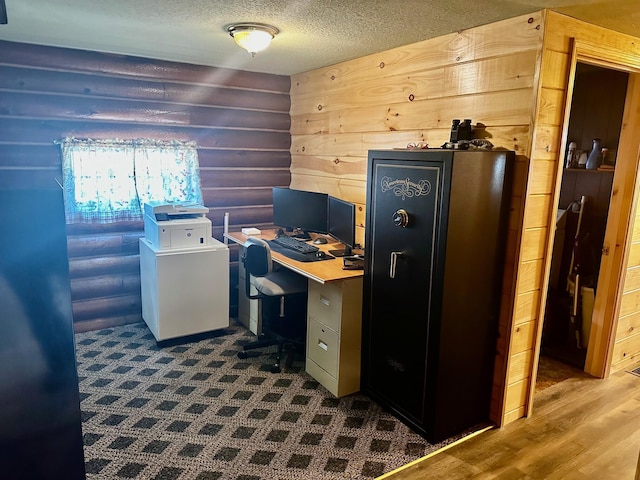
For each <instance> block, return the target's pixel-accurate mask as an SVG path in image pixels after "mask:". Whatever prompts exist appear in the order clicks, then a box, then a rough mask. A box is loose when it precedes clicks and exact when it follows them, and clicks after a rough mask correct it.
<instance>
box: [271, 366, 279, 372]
mask: <svg viewBox="0 0 640 480" xmlns="http://www.w3.org/2000/svg"><path fill="white" fill-rule="evenodd" d="M280 372H281V369H280V365H273V366H272V367H271V373H280Z"/></svg>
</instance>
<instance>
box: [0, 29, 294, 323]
mask: <svg viewBox="0 0 640 480" xmlns="http://www.w3.org/2000/svg"><path fill="white" fill-rule="evenodd" d="M289 88H290V78H289V77H287V76H278V75H268V74H259V73H252V72H242V71H235V70H229V69H220V68H211V67H205V66H199V65H189V64H182V63H175V62H165V61H156V60H151V59H144V58H135V57H127V56H122V55H108V54H102V53H96V52H88V51H79V50H69V49H63V48H54V47H44V46H37V45H26V44H19V43H11V42H4V41H0V188H33V187H36V188H58V187H57V184H56V181H58V182H60V181H61V178H62V176H61V161H60V152H59V147H57V146H56V145H54V143H53V142H54V141H56V140H59V139H61V138H63V137H65V136H76V137H92V138H137V137H145V138H147V137H148V138H155V139H178V140H195V141H196V142H197V143H198V154H199V159H200V172H201V184H202V189H203V196H204V203H205V205H207V206H208V207H209V208H210V213H209V215H208V217H209V218H210V219H211V221H212V223H213V233H214V236H215V237H216V238H218V239H221V238H222V224H223V219H224V214H225V213H226V212H228V213H229V215H230V225H231V228H235V229H239V228H241V227H243V226H253V225H256V226H259V227H262V226H270V225H271V224H272V208H271V187H272V186H288V185H289V184H290V181H291V174H290V170H289V169H290V165H291V155H290V146H291V136H290V133H289V128H290V124H291V120H290V115H289V109H290V106H291V102H290V97H289ZM142 229H143V226H142V223H141V222H137V223H134V224H129V223H127V224H120V225H109V226H88V225H87V226H82V225H71V226H68V231H69V242H68V243H69V257H70V270H71V277H72V278H71V286H72V298H73V312H74V321H75V322H76V324H75V327H76V330H77V331H86V330H90V329H94V328H104V327H109V326H114V325H119V324H124V323H130V322H137V321H140V320H141V317H140V312H141V310H140V274H139V268H140V267H139V258H138V238H139V237H140V236H142V235H143V232H142ZM231 258H232V263H231V266H230V281H231V292H232V295H231V313H232V314H235V309H237V295H236V286H237V285H236V284H237V252H235V250H234V248H233V247H232V252H231Z"/></svg>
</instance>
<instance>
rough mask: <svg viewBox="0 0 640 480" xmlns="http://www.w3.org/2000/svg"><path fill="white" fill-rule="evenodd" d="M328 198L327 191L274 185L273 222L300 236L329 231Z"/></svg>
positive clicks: (307, 236)
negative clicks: (320, 191) (318, 191)
mask: <svg viewBox="0 0 640 480" xmlns="http://www.w3.org/2000/svg"><path fill="white" fill-rule="evenodd" d="M327 198H328V195H327V194H326V193H316V192H307V191H304V190H294V189H292V188H283V187H273V224H274V225H276V226H278V227H284V228H287V229H291V230H293V232H294V234H293V236H296V237H299V238H311V237H310V236H309V234H308V232H315V233H327V231H328V228H327V210H328V200H327Z"/></svg>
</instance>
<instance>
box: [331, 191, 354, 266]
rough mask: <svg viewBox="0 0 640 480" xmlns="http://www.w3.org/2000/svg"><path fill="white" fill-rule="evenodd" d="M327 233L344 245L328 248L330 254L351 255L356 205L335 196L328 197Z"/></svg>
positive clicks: (337, 255)
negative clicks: (337, 247)
mask: <svg viewBox="0 0 640 480" xmlns="http://www.w3.org/2000/svg"><path fill="white" fill-rule="evenodd" d="M328 233H329V235H331V236H332V237H333V238H335V239H336V240H338V241H339V242H340V243H342V244H343V245H344V249H342V250H329V253H330V254H331V255H334V256H336V257H344V256H348V255H352V251H351V249H352V248H353V247H354V246H355V243H356V206H355V205H354V204H353V203H350V202H347V201H344V200H341V199H339V198H336V197H331V196H330V197H329V232H328Z"/></svg>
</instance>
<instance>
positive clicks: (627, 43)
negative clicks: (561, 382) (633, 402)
mask: <svg viewBox="0 0 640 480" xmlns="http://www.w3.org/2000/svg"><path fill="white" fill-rule="evenodd" d="M576 42H577V44H580V45H582V46H584V45H587V46H588V50H589V51H590V52H598V51H600V53H602V52H606V56H607V58H618V59H620V60H624V61H625V62H631V63H628V64H633V63H634V62H635V63H636V64H638V63H639V61H638V58H640V55H639V54H640V42H638V39H637V38H634V37H630V36H628V35H623V34H618V33H616V32H613V31H610V30H607V29H604V28H601V27H597V26H594V25H590V24H587V23H584V22H581V21H578V20H575V19H572V18H570V17H566V16H564V15H560V14H557V13H555V12H550V11H547V12H546V14H545V22H544V45H543V49H542V58H541V69H540V75H539V78H540V83H539V85H538V88H539V91H540V95H539V96H538V98H537V102H536V106H535V116H534V118H533V132H532V137H533V139H534V140H533V145H532V147H533V150H532V152H531V163H530V169H529V177H530V181H529V184H528V188H527V194H526V197H525V219H524V225H525V234H524V235H525V237H527V238H531V234H530V230H531V229H535V228H539V227H546V228H547V232H548V235H547V238H544V236H542V235H541V236H539V237H538V241H539V248H540V250H538V251H541V252H543V257H542V258H541V260H540V262H541V264H540V275H538V276H536V277H535V279H534V277H533V275H532V274H531V271H530V270H531V264H530V262H529V261H528V258H527V257H523V256H521V258H520V262H521V263H520V264H519V269H518V275H519V277H520V276H522V275H524V276H527V277H528V279H529V280H533V282H531V281H527V282H524V281H520V282H519V283H518V285H519V289H518V298H520V295H522V294H523V291H522V289H523V288H526V289H534V290H537V291H538V292H539V293H538V297H539V298H538V299H537V300H536V302H537V303H538V305H537V307H535V308H533V306H532V308H531V312H532V313H534V315H535V316H534V318H533V321H534V322H535V323H536V327H535V328H536V330H537V332H538V334H537V335H536V336H534V337H533V339H532V344H531V345H530V348H531V349H532V350H533V351H534V352H535V356H534V362H533V363H532V364H531V371H530V372H529V378H528V379H525V380H524V381H525V382H529V386H528V394H527V395H525V396H520V395H521V391H520V390H517V389H516V391H512V389H511V388H510V389H508V391H507V401H506V404H507V405H511V406H513V410H512V412H507V414H506V415H505V422H506V421H508V420H507V419H508V418H513V417H516V416H517V415H518V414H519V413H521V412H524V413H525V414H527V415H529V414H531V412H532V410H531V406H532V399H533V392H534V384H535V375H536V369H537V356H538V352H539V348H540V339H541V332H542V321H541V314H542V313H543V312H544V304H545V301H546V285H547V277H548V274H549V268H550V256H549V255H550V248H549V245H550V243H549V242H550V240H552V237H553V231H554V225H555V220H556V219H555V217H556V211H555V205H556V204H557V201H558V198H557V196H556V188H557V187H558V186H559V178H560V177H559V176H560V170H561V168H562V166H563V152H562V148H563V142H565V141H567V140H566V139H563V138H562V136H563V128H564V123H565V118H564V115H565V112H564V110H565V104H566V93H567V91H569V90H570V88H571V86H570V85H569V73H570V68H571V61H572V55H573V48H574V44H575V43H576ZM583 51H584V50H583ZM630 150H633V148H631V149H630ZM635 150H636V151H637V145H636V149H635ZM629 172H630V173H631V172H632V170H629ZM634 181H635V174H632V175H631V178H629V179H628V180H627V181H626V184H625V186H624V194H623V193H622V192H614V197H615V196H616V195H622V194H623V195H624V196H625V197H627V198H630V196H631V194H632V190H633V188H630V186H629V185H631V184H633V183H634ZM622 222H625V220H624V219H622ZM622 227H623V226H622ZM623 230H624V228H621V229H619V231H623ZM616 235H617V236H616V238H615V239H614V238H612V239H611V241H610V245H611V248H612V254H615V255H619V253H618V252H614V249H617V247H616V245H623V244H624V240H623V238H624V234H622V235H620V234H616ZM528 248H529V249H530V250H533V249H534V247H533V246H532V245H529V247H528ZM521 253H522V252H521ZM638 258H640V253H638ZM627 295H628V297H627ZM636 302H637V299H635V298H634V295H633V294H632V293H631V292H630V293H629V294H625V297H624V298H623V300H622V304H623V308H624V309H625V311H628V314H629V315H631V314H632V311H633V309H634V308H635V304H636ZM607 303H611V304H613V303H615V299H611V301H608V302H607ZM527 316H528V315H527ZM596 316H597V312H594V318H595V317H596ZM621 323H622V322H621ZM592 331H593V328H592ZM623 343H624V347H622V344H623ZM633 345H634V342H632V341H626V339H625V340H624V341H621V342H620V343H619V344H616V346H615V349H616V354H618V355H621V354H620V352H623V351H624V352H625V353H627V356H628V352H629V348H630V347H632V346H633ZM632 355H633V354H632ZM618 358H621V357H618ZM509 375H510V379H509V381H510V382H511V381H513V382H515V384H517V385H520V384H521V383H520V382H521V381H522V380H521V372H519V371H518V372H510V374H509ZM512 375H513V378H511V377H512ZM510 395H513V397H514V399H517V398H520V399H521V400H522V401H523V402H524V403H522V404H521V405H520V406H517V407H516V406H515V404H516V403H517V402H515V401H514V400H513V399H512V398H509V396H510ZM522 407H524V408H522Z"/></svg>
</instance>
